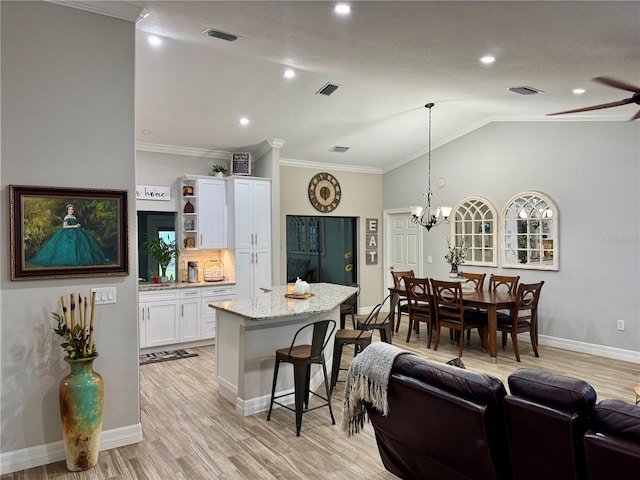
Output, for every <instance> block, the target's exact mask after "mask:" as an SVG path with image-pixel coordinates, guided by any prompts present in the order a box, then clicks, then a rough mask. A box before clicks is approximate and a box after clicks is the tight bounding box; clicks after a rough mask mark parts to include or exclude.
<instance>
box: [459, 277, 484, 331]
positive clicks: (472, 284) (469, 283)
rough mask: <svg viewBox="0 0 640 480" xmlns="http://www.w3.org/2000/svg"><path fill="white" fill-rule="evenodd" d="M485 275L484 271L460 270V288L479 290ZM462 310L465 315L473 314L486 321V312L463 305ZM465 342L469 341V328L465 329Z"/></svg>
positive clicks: (481, 287)
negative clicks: (461, 279) (462, 279)
mask: <svg viewBox="0 0 640 480" xmlns="http://www.w3.org/2000/svg"><path fill="white" fill-rule="evenodd" d="M486 277H487V274H486V273H469V272H462V278H464V281H463V282H462V285H461V286H462V288H473V289H474V290H475V291H477V292H481V291H482V289H483V288H484V279H485V278H486ZM464 312H465V314H466V315H467V316H475V317H477V318H478V319H479V320H481V321H484V322H487V320H486V318H487V315H486V312H482V311H481V310H479V309H477V308H476V307H464ZM467 343H471V330H467Z"/></svg>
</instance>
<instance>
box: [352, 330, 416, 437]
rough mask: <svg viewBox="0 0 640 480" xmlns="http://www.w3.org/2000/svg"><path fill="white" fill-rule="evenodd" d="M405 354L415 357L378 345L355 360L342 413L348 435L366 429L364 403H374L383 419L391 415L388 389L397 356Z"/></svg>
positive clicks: (394, 348) (373, 345) (382, 343)
mask: <svg viewBox="0 0 640 480" xmlns="http://www.w3.org/2000/svg"><path fill="white" fill-rule="evenodd" d="M404 354H410V355H415V354H414V353H411V352H407V351H406V350H402V349H400V348H398V347H394V346H393V345H390V344H388V343H384V342H375V343H372V344H371V345H369V346H368V347H367V348H365V349H364V350H363V351H362V353H360V354H359V355H358V356H357V357H356V358H354V359H353V361H352V362H351V366H350V367H349V373H348V374H347V382H346V386H345V389H344V405H343V407H344V408H343V411H342V430H344V431H345V432H346V433H347V434H348V435H349V436H351V435H354V434H356V433H359V432H360V430H362V428H363V427H364V421H365V418H366V414H367V410H366V408H365V402H366V403H370V404H372V405H373V407H374V408H376V409H377V410H378V411H380V412H381V413H382V415H384V416H386V415H387V413H389V404H388V403H387V387H388V385H389V376H390V375H391V367H393V362H394V361H395V359H396V357H397V356H398V355H404Z"/></svg>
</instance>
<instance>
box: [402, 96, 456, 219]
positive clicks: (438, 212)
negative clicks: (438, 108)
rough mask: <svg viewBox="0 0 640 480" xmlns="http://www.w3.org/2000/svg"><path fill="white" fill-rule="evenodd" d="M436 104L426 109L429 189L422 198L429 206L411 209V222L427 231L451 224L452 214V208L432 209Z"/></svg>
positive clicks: (429, 105) (427, 105)
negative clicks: (432, 128) (433, 121)
mask: <svg viewBox="0 0 640 480" xmlns="http://www.w3.org/2000/svg"><path fill="white" fill-rule="evenodd" d="M434 105H435V104H434V103H427V104H426V105H425V108H428V109H429V155H428V157H427V158H428V165H429V187H428V189H427V193H423V194H422V196H423V197H426V199H427V205H426V206H425V207H424V208H423V207H418V206H414V207H411V221H412V222H413V223H417V224H418V225H422V226H423V227H424V228H426V229H427V231H429V230H431V227H435V226H437V225H440V224H441V223H443V222H444V223H449V215H450V214H451V207H432V206H431V197H432V195H433V192H432V191H431V109H432V108H433V106H434Z"/></svg>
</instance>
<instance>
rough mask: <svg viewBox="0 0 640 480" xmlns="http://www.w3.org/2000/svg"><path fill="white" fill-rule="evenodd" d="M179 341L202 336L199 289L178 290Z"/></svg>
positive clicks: (196, 338) (188, 340) (187, 340)
mask: <svg viewBox="0 0 640 480" xmlns="http://www.w3.org/2000/svg"><path fill="white" fill-rule="evenodd" d="M179 324H180V325H179V341H180V342H191V341H193V340H200V338H202V320H201V317H200V289H198V288H189V289H182V290H180V322H179Z"/></svg>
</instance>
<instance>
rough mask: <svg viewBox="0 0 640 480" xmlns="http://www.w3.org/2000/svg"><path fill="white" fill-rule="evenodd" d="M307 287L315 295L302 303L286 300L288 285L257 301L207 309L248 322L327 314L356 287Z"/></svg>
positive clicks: (254, 299) (252, 300)
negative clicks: (245, 319) (244, 319)
mask: <svg viewBox="0 0 640 480" xmlns="http://www.w3.org/2000/svg"><path fill="white" fill-rule="evenodd" d="M310 287H311V293H313V294H314V296H313V297H311V298H308V299H305V300H300V299H295V298H287V297H285V296H284V295H285V293H287V286H286V285H279V286H275V287H272V290H271V291H270V292H264V293H263V294H261V295H259V296H258V297H256V298H251V299H247V300H234V301H226V302H216V303H210V304H209V306H210V307H212V308H216V309H218V310H224V311H226V312H230V313H233V314H236V315H239V316H241V317H244V318H247V319H249V320H271V319H277V318H286V317H294V316H296V315H301V314H308V315H313V314H317V313H324V312H329V311H330V310H333V309H334V308H335V307H336V306H338V305H340V304H341V303H343V302H344V301H345V300H346V299H347V298H349V297H350V296H351V295H353V294H354V293H355V292H356V291H357V289H356V288H355V287H348V286H345V285H335V284H333V283H312V284H310Z"/></svg>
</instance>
